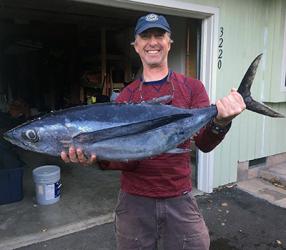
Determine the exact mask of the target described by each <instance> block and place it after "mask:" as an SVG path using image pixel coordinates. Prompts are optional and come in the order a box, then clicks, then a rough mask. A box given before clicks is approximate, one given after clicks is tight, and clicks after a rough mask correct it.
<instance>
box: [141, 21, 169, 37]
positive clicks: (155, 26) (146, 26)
mask: <svg viewBox="0 0 286 250" xmlns="http://www.w3.org/2000/svg"><path fill="white" fill-rule="evenodd" d="M151 28H158V29H162V30H165V31H167V32H169V33H171V31H170V29H168V28H167V27H166V26H164V25H160V24H157V23H149V24H146V25H144V26H143V27H141V28H140V29H138V30H137V31H136V33H135V35H139V34H141V33H142V32H144V31H145V30H148V29H151Z"/></svg>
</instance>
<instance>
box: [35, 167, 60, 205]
mask: <svg viewBox="0 0 286 250" xmlns="http://www.w3.org/2000/svg"><path fill="white" fill-rule="evenodd" d="M60 177H61V170H60V168H59V167H58V166H55V165H46V166H41V167H38V168H35V169H34V170H33V179H34V182H35V185H36V199H37V203H38V204H40V205H50V204H54V203H56V202H57V201H58V200H59V199H60V191H61V182H60Z"/></svg>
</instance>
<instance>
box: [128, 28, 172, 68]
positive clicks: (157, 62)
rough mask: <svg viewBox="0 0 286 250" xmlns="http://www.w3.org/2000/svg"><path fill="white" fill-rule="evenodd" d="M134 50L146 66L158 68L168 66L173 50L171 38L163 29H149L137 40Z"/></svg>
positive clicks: (137, 37) (138, 36)
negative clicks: (170, 53)
mask: <svg viewBox="0 0 286 250" xmlns="http://www.w3.org/2000/svg"><path fill="white" fill-rule="evenodd" d="M134 48H135V50H136V52H137V53H138V54H139V56H140V58H141V60H142V63H143V65H144V66H149V67H158V66H163V65H164V64H165V65H167V57H168V53H169V50H170V48H171V38H170V36H169V35H168V34H167V33H166V32H165V31H164V30H162V29H157V28H154V29H148V30H146V31H144V32H142V33H141V34H139V35H137V36H136V38H135V43H134Z"/></svg>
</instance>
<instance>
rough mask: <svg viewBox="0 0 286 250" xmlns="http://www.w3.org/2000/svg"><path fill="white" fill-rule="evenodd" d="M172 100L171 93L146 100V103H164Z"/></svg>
mask: <svg viewBox="0 0 286 250" xmlns="http://www.w3.org/2000/svg"><path fill="white" fill-rule="evenodd" d="M171 100H172V96H171V95H164V96H160V97H157V98H153V99H151V100H148V101H145V103H149V104H162V103H169V102H170V101H171Z"/></svg>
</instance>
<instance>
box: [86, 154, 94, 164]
mask: <svg viewBox="0 0 286 250" xmlns="http://www.w3.org/2000/svg"><path fill="white" fill-rule="evenodd" d="M95 162H96V155H95V154H92V155H91V157H90V158H89V159H88V162H87V163H88V164H89V165H91V164H94V163H95Z"/></svg>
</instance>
